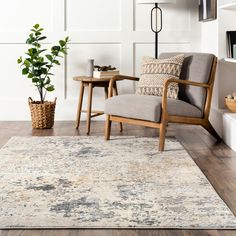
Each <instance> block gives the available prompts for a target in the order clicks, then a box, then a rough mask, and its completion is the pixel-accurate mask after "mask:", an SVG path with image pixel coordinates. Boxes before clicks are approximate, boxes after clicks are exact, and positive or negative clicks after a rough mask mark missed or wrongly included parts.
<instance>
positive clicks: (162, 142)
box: [159, 122, 167, 152]
mask: <svg viewBox="0 0 236 236" xmlns="http://www.w3.org/2000/svg"><path fill="white" fill-rule="evenodd" d="M166 125H167V124H166V122H163V123H161V126H160V136H159V151H160V152H163V151H164V149H165V139H166Z"/></svg>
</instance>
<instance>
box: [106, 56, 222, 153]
mask: <svg viewBox="0 0 236 236" xmlns="http://www.w3.org/2000/svg"><path fill="white" fill-rule="evenodd" d="M216 67H217V58H216V57H215V58H214V59H213V63H212V68H211V73H210V78H209V80H208V83H198V82H194V81H189V80H177V79H169V80H167V81H166V82H165V84H164V90H163V96H162V113H161V121H160V123H157V122H152V121H145V120H138V119H132V118H125V117H120V116H113V115H107V119H106V127H105V140H109V139H110V134H111V123H112V121H114V122H120V123H127V124H133V125H141V126H146V127H152V128H157V129H160V138H159V151H164V146H165V136H166V126H167V124H168V123H182V124H192V125H201V126H202V127H204V128H205V129H206V130H207V131H208V132H209V133H210V134H212V135H213V136H214V137H215V138H216V139H217V140H220V137H219V136H218V134H217V133H216V131H215V130H214V128H213V127H212V125H211V123H210V122H209V113H210V107H211V101H212V93H213V86H214V80H215V74H216ZM121 79H123V80H133V81H138V80H139V78H136V77H130V76H124V75H117V76H115V77H113V78H112V79H111V81H110V84H109V93H108V97H109V98H110V97H112V96H113V89H112V88H113V86H114V83H115V82H116V81H117V80H121ZM173 82H175V83H178V84H185V85H190V86H196V87H202V88H205V89H206V100H205V105H204V112H203V116H202V117H201V118H197V117H196V118H195V117H186V116H171V115H169V114H168V111H167V100H168V98H167V91H168V86H169V84H170V83H173Z"/></svg>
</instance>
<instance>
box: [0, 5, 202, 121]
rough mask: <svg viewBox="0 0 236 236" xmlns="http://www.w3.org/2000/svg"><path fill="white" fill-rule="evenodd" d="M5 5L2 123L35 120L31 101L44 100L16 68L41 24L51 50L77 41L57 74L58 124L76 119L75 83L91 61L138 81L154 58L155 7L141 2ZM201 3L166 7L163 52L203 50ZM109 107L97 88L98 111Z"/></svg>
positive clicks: (0, 33)
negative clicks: (29, 38)
mask: <svg viewBox="0 0 236 236" xmlns="http://www.w3.org/2000/svg"><path fill="white" fill-rule="evenodd" d="M0 4H1V7H0V51H1V57H0V67H1V74H0V78H1V85H0V108H1V109H0V120H28V119H30V116H29V111H28V106H27V97H29V96H32V97H33V98H34V99H37V98H38V95H37V92H36V91H35V89H34V87H33V86H32V85H31V83H30V81H27V79H26V78H23V77H22V75H21V73H20V69H19V66H18V65H17V63H16V59H17V58H18V57H19V56H20V55H22V54H23V53H24V52H25V50H26V48H27V47H26V45H25V44H24V42H25V39H26V37H27V35H28V32H29V29H30V28H31V27H32V26H33V25H34V24H35V23H39V24H40V25H41V26H42V27H43V28H45V30H46V32H45V33H46V34H47V35H48V39H47V42H46V44H45V47H50V46H51V44H52V43H55V42H56V41H57V40H58V39H61V38H63V37H65V36H67V35H68V36H70V38H71V42H70V45H69V48H70V49H69V54H68V56H67V58H66V59H65V60H64V61H63V62H62V66H61V67H60V68H57V69H56V70H55V73H56V76H55V78H54V84H55V86H56V91H55V93H53V94H51V95H50V96H49V98H50V99H53V97H55V96H57V97H58V104H57V110H56V119H57V120H73V119H75V115H76V105H77V99H78V93H79V84H78V83H76V82H74V81H73V80H72V78H73V76H76V75H83V74H85V72H86V63H87V59H90V58H94V59H95V61H96V63H97V64H104V65H105V64H107V65H108V64H111V65H114V66H116V67H117V68H118V69H119V70H120V71H121V72H122V74H127V75H137V76H138V75H139V68H140V62H141V58H142V56H144V55H150V56H153V54H154V35H153V33H152V32H151V31H150V10H151V6H144V5H138V4H136V1H135V0H41V1H40V2H39V1H36V0H21V1H19V0H0ZM197 4H198V1H189V0H177V4H174V5H165V6H163V7H162V9H163V20H164V22H163V23H164V25H163V27H164V28H163V31H162V32H161V34H160V52H167V51H200V47H201V41H200V40H201V26H200V24H199V22H198V12H197V8H198V5H197ZM36 6H37V11H35V7H36ZM134 87H135V86H134V84H133V83H132V82H124V83H119V90H120V93H127V92H132V91H133V90H134ZM85 95H86V94H85ZM84 102H85V103H86V98H85V100H84ZM103 104H104V94H103V91H102V90H101V89H95V91H94V102H93V105H94V107H95V108H96V109H102V108H103Z"/></svg>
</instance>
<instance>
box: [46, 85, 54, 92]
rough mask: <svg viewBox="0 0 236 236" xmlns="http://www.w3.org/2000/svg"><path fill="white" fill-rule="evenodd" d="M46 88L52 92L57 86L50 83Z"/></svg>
mask: <svg viewBox="0 0 236 236" xmlns="http://www.w3.org/2000/svg"><path fill="white" fill-rule="evenodd" d="M46 90H47V91H48V92H52V91H54V90H55V88H54V86H53V85H50V86H48V87H46Z"/></svg>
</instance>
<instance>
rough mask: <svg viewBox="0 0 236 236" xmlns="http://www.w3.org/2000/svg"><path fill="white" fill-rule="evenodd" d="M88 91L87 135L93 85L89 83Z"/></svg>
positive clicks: (88, 132) (89, 123)
mask: <svg viewBox="0 0 236 236" xmlns="http://www.w3.org/2000/svg"><path fill="white" fill-rule="evenodd" d="M88 88H89V91H88V101H87V102H88V104H87V106H88V107H87V135H89V134H90V125H91V110H92V97H93V84H92V83H89V87H88Z"/></svg>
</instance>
